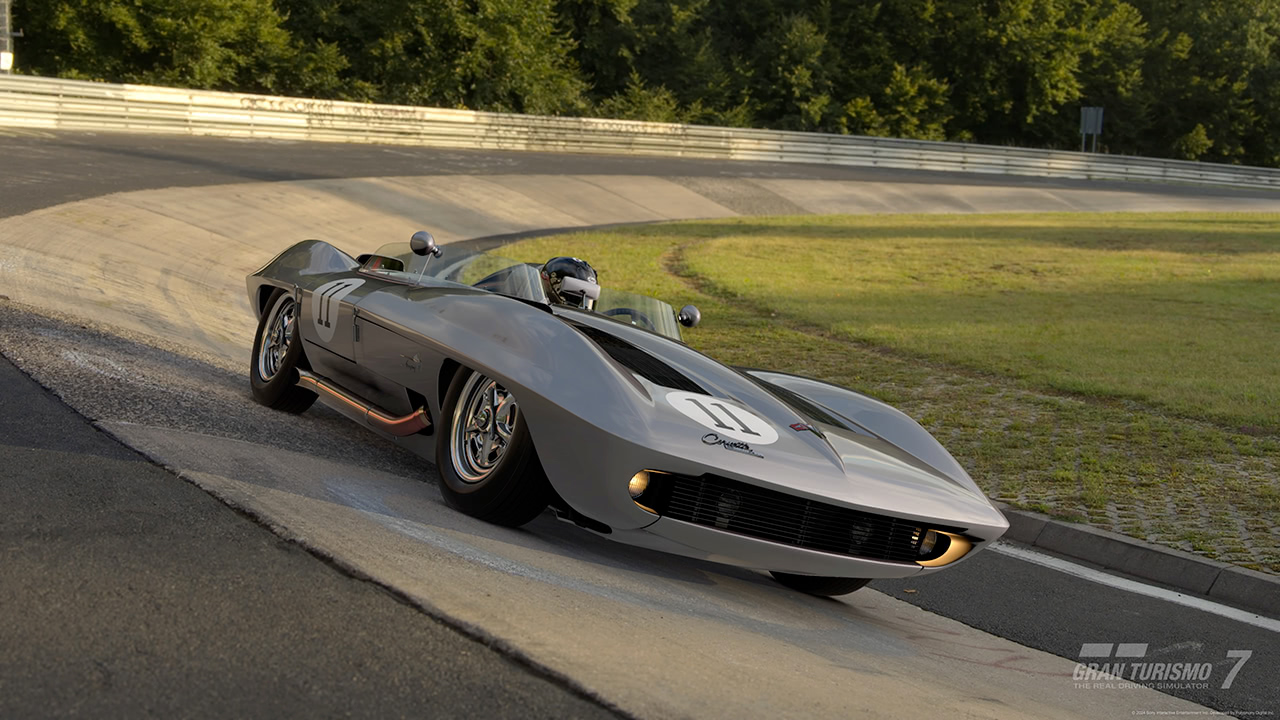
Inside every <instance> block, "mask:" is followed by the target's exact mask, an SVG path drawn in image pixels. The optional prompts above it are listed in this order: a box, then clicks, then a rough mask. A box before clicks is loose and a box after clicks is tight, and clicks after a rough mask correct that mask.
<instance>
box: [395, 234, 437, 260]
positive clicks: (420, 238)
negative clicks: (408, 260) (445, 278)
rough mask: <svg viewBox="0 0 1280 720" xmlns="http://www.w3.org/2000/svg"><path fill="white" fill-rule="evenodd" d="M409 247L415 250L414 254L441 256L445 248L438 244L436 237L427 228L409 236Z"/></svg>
mask: <svg viewBox="0 0 1280 720" xmlns="http://www.w3.org/2000/svg"><path fill="white" fill-rule="evenodd" d="M402 247H403V246H402ZM409 249H411V250H413V254H414V255H423V256H426V255H430V256H432V257H440V255H442V254H443V253H444V250H442V249H440V246H439V245H436V239H435V238H434V237H432V236H431V233H429V232H427V231H426V230H419V231H418V232H416V233H414V234H413V237H411V238H409Z"/></svg>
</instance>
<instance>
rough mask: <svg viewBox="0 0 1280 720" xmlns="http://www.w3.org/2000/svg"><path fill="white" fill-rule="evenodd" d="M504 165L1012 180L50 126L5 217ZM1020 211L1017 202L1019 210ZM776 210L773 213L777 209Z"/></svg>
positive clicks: (1190, 191) (12, 179)
mask: <svg viewBox="0 0 1280 720" xmlns="http://www.w3.org/2000/svg"><path fill="white" fill-rule="evenodd" d="M497 173H526V174H527V173H537V174H541V175H558V174H565V175H569V174H573V175H583V174H595V173H600V174H610V175H647V176H667V175H677V174H678V175H684V176H705V177H724V176H736V177H770V178H806V179H819V180H841V179H855V180H866V181H869V182H886V183H888V182H897V181H910V182H913V183H921V182H923V183H930V182H939V183H943V182H945V183H957V184H966V185H976V186H980V185H990V186H1003V185H1009V184H1011V181H1010V179H1009V178H1007V177H1004V176H998V175H997V176H985V175H978V174H973V173H943V172H925V171H906V170H889V169H877V168H852V167H839V166H832V165H794V164H784V163H763V162H734V163H725V162H721V161H710V160H685V159H672V158H649V157H631V156H596V155H572V154H554V153H536V152H514V151H513V152H501V151H460V150H440V149H433V148H417V147H400V146H385V145H344V144H336V143H332V144H331V143H298V142H284V141H261V140H259V141H239V140H222V139H213V138H188V137H181V136H177V137H171V136H151V137H146V138H145V139H141V140H140V139H139V137H138V136H136V135H113V134H109V133H42V132H36V131H25V130H23V131H14V130H8V131H6V129H4V128H0V217H7V216H10V215H17V214H21V213H25V212H29V211H31V210H35V209H38V208H42V207H49V206H51V205H56V204H59V203H64V202H70V201H73V200H81V199H84V198H90V197H96V196H98V195H102V194H105V193H115V192H128V191H131V190H146V189H151V188H163V187H192V186H201V185H219V184H224V183H243V182H264V181H266V182H281V181H290V180H316V179H325V178H354V177H377V176H391V175H453V174H469V175H487V174H497ZM1012 184H1014V185H1017V186H1021V187H1041V188H1072V187H1075V188H1089V189H1093V190H1108V189H1114V190H1124V191H1129V190H1133V189H1134V188H1135V185H1134V184H1133V183H1121V182H1102V181H1076V180H1054V179H1050V178H1036V177H1018V178H1014V179H1012ZM1137 187H1141V188H1144V189H1150V190H1151V191H1153V192H1157V193H1159V194H1161V195H1166V196H1170V197H1187V198H1205V197H1223V198H1240V197H1259V198H1274V197H1275V193H1268V192H1267V191H1265V190H1257V191H1242V190H1235V189H1231V188H1218V187H1212V186H1203V187H1201V186H1190V185H1158V186H1154V185H1153V186H1143V185H1138V186H1137ZM1010 209H1016V208H1010ZM770 212H772V211H770Z"/></svg>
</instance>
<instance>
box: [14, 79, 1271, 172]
mask: <svg viewBox="0 0 1280 720" xmlns="http://www.w3.org/2000/svg"><path fill="white" fill-rule="evenodd" d="M0 126H9V127H14V126H16V127H27V128H47V129H65V130H114V131H131V132H149V133H179V134H189V135H220V136H227V137H249V138H279V139H291V140H315V141H329V142H369V143H396V144H408V145H425V146H432V147H456V148H476V149H491V150H536V151H550V152H587V153H618V154H630V155H658V156H666V157H690V158H703V159H724V160H757V161H772V162H788V163H821V164H831V165H849V166H860V167H884V168H895V169H905V170H937V171H946V172H971V173H987V174H999V175H1026V176H1039V177H1053V178H1073V179H1106V180H1147V181H1157V182H1182V183H1199V184H1208V185H1227V186H1232V187H1245V188H1267V189H1276V190H1280V170H1276V169H1271V168H1257V167H1246V166H1240V165H1217V164H1211V163H1196V162H1185V161H1178V160H1157V159H1153V158H1139V157H1122V156H1114V155H1097V154H1086V153H1078V152H1059V151H1052V150H1031V149H1025V148H1007V147H996V146H991V145H973V144H966V143H948V142H930V141H923V140H897V139H888V138H872V137H862V136H852V135H828V134H822V133H801V132H782V131H775V130H744V129H738V128H722V127H707V126H700V125H674V124H667V123H648V122H637V121H632V120H604V119H598V118H571V117H546V116H537V115H513V114H505V113H487V112H472V111H468V110H448V109H442V108H427V107H407V106H400V105H375V104H362V103H351V102H341V101H334V100H310V99H304V98H289V97H272V96H267V95H242V94H237V93H224V92H210V91H202V90H183V89H179V88H165V87H151V86H146V85H116V84H108V83H95V82H84V81H79V80H58V79H52V78H42V77H30V76H20V75H15V76H0Z"/></svg>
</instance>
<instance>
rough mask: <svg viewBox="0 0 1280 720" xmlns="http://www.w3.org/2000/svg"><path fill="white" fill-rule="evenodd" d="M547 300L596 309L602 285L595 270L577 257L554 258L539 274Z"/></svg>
mask: <svg viewBox="0 0 1280 720" xmlns="http://www.w3.org/2000/svg"><path fill="white" fill-rule="evenodd" d="M538 275H540V276H541V277H542V289H543V290H544V291H546V293H547V299H548V300H550V301H551V302H553V303H559V304H561V305H572V306H574V307H580V308H583V309H586V310H590V309H592V308H593V307H595V304H596V298H598V297H600V283H599V281H598V280H597V279H596V271H595V268H593V267H591V266H590V265H588V264H587V261H585V260H579V259H578V258H575V257H553V258H551V259H550V260H548V261H547V262H546V263H545V264H544V265H543V266H542V268H541V270H540V271H539V272H538Z"/></svg>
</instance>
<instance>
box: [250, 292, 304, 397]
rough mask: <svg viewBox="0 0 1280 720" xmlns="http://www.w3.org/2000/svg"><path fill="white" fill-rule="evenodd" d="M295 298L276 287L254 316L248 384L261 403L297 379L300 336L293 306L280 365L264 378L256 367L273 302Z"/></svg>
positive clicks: (295, 310)
mask: <svg viewBox="0 0 1280 720" xmlns="http://www.w3.org/2000/svg"><path fill="white" fill-rule="evenodd" d="M286 298H287V299H288V300H289V301H290V302H295V301H294V299H293V297H292V295H291V293H289V291H288V290H285V289H283V288H277V289H276V290H275V291H274V292H273V293H271V297H270V298H268V299H267V303H266V310H265V311H263V313H262V317H261V318H259V319H258V332H257V333H256V334H255V335H254V338H253V355H252V357H250V358H249V384H250V385H251V386H252V387H253V396H254V398H256V399H257V400H258V402H260V403H262V404H263V405H276V404H278V403H279V402H280V401H281V399H282V398H283V397H284V395H285V393H287V392H289V390H290V389H291V388H293V387H294V386H295V385H296V384H297V382H298V361H299V359H300V358H301V356H302V338H301V336H300V334H299V332H298V327H299V323H300V322H301V316H300V314H299V313H300V309H297V308H295V309H294V323H293V339H292V340H290V341H289V352H287V353H285V356H284V357H283V358H281V360H280V369H279V370H277V371H276V374H275V376H274V377H272V378H271V379H270V380H267V379H265V378H263V377H262V375H261V371H260V370H259V368H258V353H260V352H261V351H262V343H263V342H265V341H266V333H267V323H268V322H270V321H271V318H272V316H273V315H275V312H276V306H277V305H279V304H280V303H281V302H283V301H284V299H286Z"/></svg>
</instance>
